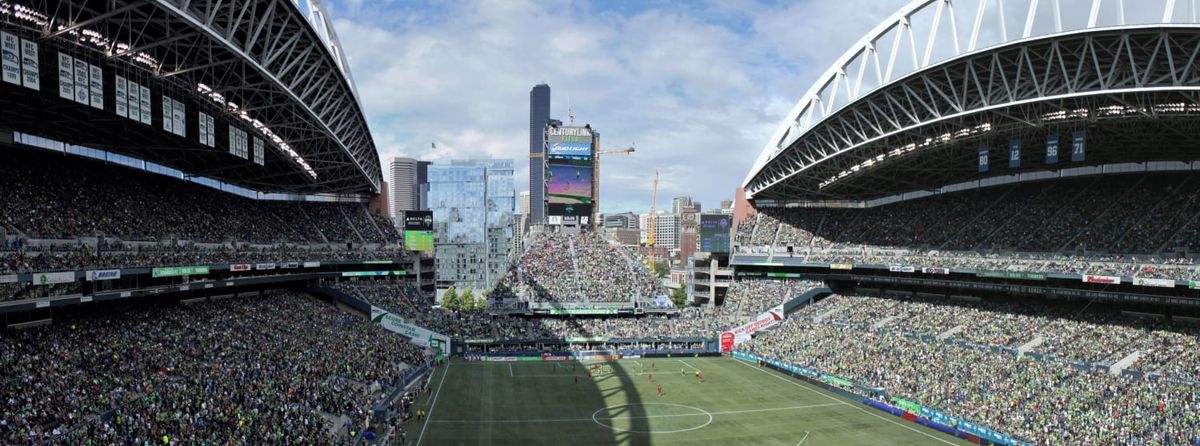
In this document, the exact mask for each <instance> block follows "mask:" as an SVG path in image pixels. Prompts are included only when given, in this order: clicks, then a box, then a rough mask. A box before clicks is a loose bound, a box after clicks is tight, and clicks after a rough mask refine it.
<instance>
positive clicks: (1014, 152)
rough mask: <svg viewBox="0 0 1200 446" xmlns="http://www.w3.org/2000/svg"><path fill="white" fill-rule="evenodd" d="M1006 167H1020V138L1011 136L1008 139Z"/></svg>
mask: <svg viewBox="0 0 1200 446" xmlns="http://www.w3.org/2000/svg"><path fill="white" fill-rule="evenodd" d="M1008 167H1009V168H1011V169H1016V168H1018V167H1021V139H1020V138H1013V139H1011V140H1009V141H1008Z"/></svg>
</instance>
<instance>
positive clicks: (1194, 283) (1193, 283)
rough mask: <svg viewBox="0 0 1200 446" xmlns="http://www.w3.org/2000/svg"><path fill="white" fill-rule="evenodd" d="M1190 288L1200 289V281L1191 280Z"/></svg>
mask: <svg viewBox="0 0 1200 446" xmlns="http://www.w3.org/2000/svg"><path fill="white" fill-rule="evenodd" d="M1188 288H1190V289H1193V290H1200V281H1196V280H1189V281H1188Z"/></svg>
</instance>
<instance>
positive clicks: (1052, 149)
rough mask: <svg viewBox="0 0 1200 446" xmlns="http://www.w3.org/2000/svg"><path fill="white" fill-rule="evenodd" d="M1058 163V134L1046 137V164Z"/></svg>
mask: <svg viewBox="0 0 1200 446" xmlns="http://www.w3.org/2000/svg"><path fill="white" fill-rule="evenodd" d="M1055 163H1058V134H1057V133H1051V134H1049V135H1046V164H1055Z"/></svg>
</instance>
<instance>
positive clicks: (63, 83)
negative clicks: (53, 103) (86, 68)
mask: <svg viewBox="0 0 1200 446" xmlns="http://www.w3.org/2000/svg"><path fill="white" fill-rule="evenodd" d="M58 97H60V98H63V99H71V100H73V99H75V59H74V58H72V57H71V56H68V55H66V54H63V53H58Z"/></svg>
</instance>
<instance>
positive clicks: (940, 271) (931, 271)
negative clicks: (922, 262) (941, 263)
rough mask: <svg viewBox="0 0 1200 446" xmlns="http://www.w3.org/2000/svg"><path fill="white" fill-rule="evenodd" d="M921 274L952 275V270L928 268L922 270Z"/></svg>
mask: <svg viewBox="0 0 1200 446" xmlns="http://www.w3.org/2000/svg"><path fill="white" fill-rule="evenodd" d="M921 272H923V273H925V274H950V268H939V267H928V268H921Z"/></svg>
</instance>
